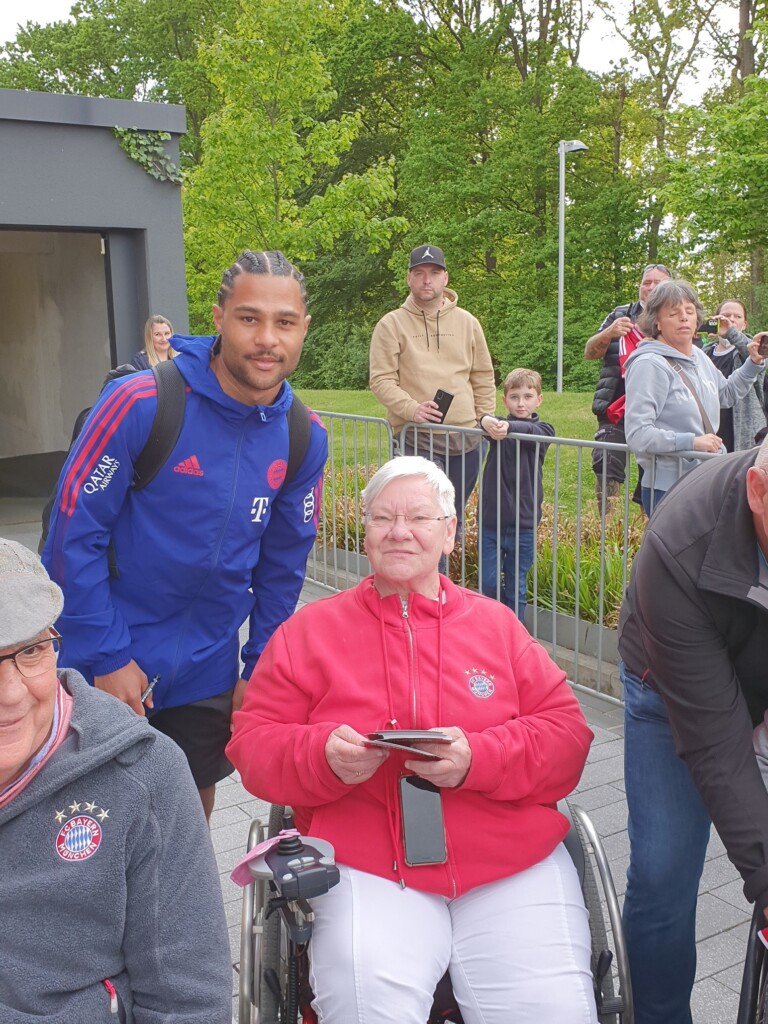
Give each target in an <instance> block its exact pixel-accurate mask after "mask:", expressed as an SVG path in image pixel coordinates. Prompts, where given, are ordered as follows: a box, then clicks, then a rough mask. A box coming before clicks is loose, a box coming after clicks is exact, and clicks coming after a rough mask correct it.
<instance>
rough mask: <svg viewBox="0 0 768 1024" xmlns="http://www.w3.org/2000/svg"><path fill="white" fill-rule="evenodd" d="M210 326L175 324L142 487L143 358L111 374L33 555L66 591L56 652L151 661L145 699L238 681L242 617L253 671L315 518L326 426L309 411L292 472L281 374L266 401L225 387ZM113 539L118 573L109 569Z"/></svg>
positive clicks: (290, 592)
mask: <svg viewBox="0 0 768 1024" xmlns="http://www.w3.org/2000/svg"><path fill="white" fill-rule="evenodd" d="M214 340H215V339H214V338H210V337H204V338H194V337H183V336H178V335H177V336H174V338H173V347H174V348H175V349H177V350H178V351H179V353H180V354H179V356H178V357H177V359H176V365H177V366H178V368H179V370H180V371H181V373H182V376H183V377H184V379H185V380H186V382H187V400H186V409H185V415H184V423H183V426H182V429H181V433H180V435H179V439H178V442H177V444H176V447H175V448H174V450H173V452H172V453H171V456H170V458H169V459H168V460H167V462H166V463H165V465H164V466H163V468H162V469H161V470H160V472H159V473H158V474H157V476H156V477H155V479H154V480H153V481H152V482H151V483H150V484H149V485H148V486H147V487H146V488H144V489H143V490H140V491H134V490H133V488H132V487H131V483H132V481H133V472H134V471H133V465H134V461H135V459H136V458H137V457H138V455H139V453H140V452H141V450H142V448H143V447H144V444H145V442H146V440H147V437H148V436H149V432H150V429H151V426H152V421H153V419H154V415H155V410H156V408H157V388H156V385H155V380H154V376H153V374H152V373H151V371H145V372H139V373H136V374H133V375H131V376H129V377H124V378H122V379H120V380H118V381H115V382H114V383H112V384H111V385H109V386H108V387H107V388H106V389H105V390H104V391H103V392H102V394H101V396H100V397H99V400H98V402H97V403H96V405H95V406H94V407H93V409H92V411H91V413H90V415H89V417H88V419H87V421H86V423H85V426H84V427H83V430H82V432H81V434H80V436H79V437H78V439H77V442H76V443H75V445H74V447H73V449H72V451H71V452H70V454H69V457H68V458H67V461H66V463H65V466H64V469H63V471H62V474H61V476H60V478H59V486H58V492H57V496H56V503H55V506H54V511H53V515H52V518H51V529H50V533H49V535H48V540H47V542H46V545H45V549H44V551H43V562H44V564H45V566H46V568H47V569H48V571H49V573H50V575H51V577H52V578H53V579H54V580H56V582H57V583H58V584H59V585H60V586H61V588H62V590H63V591H64V612H63V614H62V616H61V618H60V619H59V621H58V623H57V628H58V629H59V631H60V632H61V634H62V636H63V638H64V643H63V648H62V653H61V656H60V664H61V665H63V666H67V667H72V668H76V669H78V670H79V671H80V672H82V673H83V675H85V676H86V678H88V679H89V680H90V681H92V680H93V677H94V676H95V675H104V674H106V673H108V672H113V671H115V670H116V669H118V668H121V667H123V666H124V665H127V664H128V662H129V661H130V660H131V658H133V659H134V660H135V661H136V662H137V663H138V665H139V666H140V667H141V668H142V669H143V671H144V672H146V674H147V676H148V677H149V678H152V677H153V676H155V675H159V677H160V679H159V682H158V684H157V687H156V689H155V692H154V704H155V708H156V709H158V710H159V709H161V708H164V707H175V706H178V705H182V704H189V703H191V702H193V701H197V700H203V699H204V698H206V697H212V696H215V695H216V694H218V693H223V692H224V691H225V690H228V689H230V688H231V687H232V686H234V684H235V682H236V681H237V678H238V677H239V675H240V672H239V666H238V659H237V649H238V630H239V628H240V626H241V625H242V623H243V622H244V621H245V620H246V619H247V618H248V617H249V616H250V633H249V639H248V642H247V643H246V644H245V646H244V647H243V650H242V658H243V661H244V663H245V667H244V670H243V675H244V677H245V678H248V676H250V674H251V672H252V671H253V666H254V665H255V663H256V660H257V658H258V656H259V655H260V654H261V651H262V650H263V648H264V645H265V644H266V642H267V640H268V639H269V637H270V636H271V635H272V633H273V632H274V630H275V629H276V628H277V626H279V625H280V623H282V622H283V621H284V620H285V619H287V618H288V616H289V615H290V614H291V613H292V612H293V610H294V608H295V607H296V602H297V600H298V597H299V593H300V591H301V586H302V583H303V580H304V572H305V567H306V560H307V555H308V553H309V551H310V549H311V547H312V544H313V542H314V539H315V535H316V533H317V522H318V515H319V510H320V501H321V488H322V473H323V467H324V465H325V461H326V458H327V454H328V444H327V437H326V433H325V429H324V427H323V425H322V423H321V422H320V420H319V419H318V418H317V417H316V416H314V415H312V429H311V438H310V444H309V449H308V451H307V455H306V457H305V459H304V462H303V464H302V465H301V467H300V468H299V470H298V472H297V474H296V476H295V477H294V479H293V481H292V482H291V483H290V484H289V485H288V486H286V487H284V488H282V489H281V488H280V484H281V482H282V479H283V477H284V475H285V470H286V466H287V461H288V444H289V442H288V425H287V419H286V414H287V411H288V408H289V406H290V404H291V401H292V397H293V392H292V390H291V387H290V385H289V384H288V382H287V381H286V382H285V383H284V384H283V387H282V390H281V392H280V394H279V396H278V398H277V399H276V401H275V402H274V403H273V404H272V405H268V406H248V405H243V404H242V403H240V402H238V401H236V400H235V399H233V398H230V397H229V396H228V395H226V394H225V393H224V392H223V391H222V389H221V387H220V386H219V383H218V381H217V379H216V377H215V375H214V373H213V371H212V370H211V369H210V352H211V347H212V345H213V342H214ZM110 539H111V540H112V541H113V542H114V548H115V552H116V556H117V566H118V572H119V577H118V578H114V577H111V576H110V574H109V567H108V557H107V551H108V547H109V543H110Z"/></svg>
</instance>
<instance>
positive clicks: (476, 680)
mask: <svg viewBox="0 0 768 1024" xmlns="http://www.w3.org/2000/svg"><path fill="white" fill-rule="evenodd" d="M464 674H465V675H467V676H469V690H470V693H472V694H474V696H475V697H478V698H479V699H480V700H488V698H489V697H492V696H493V694H494V692H495V690H496V687H495V686H494V683H493V676H489V675H487V673H486V672H485V671H484V670H483V669H477V668H472V669H467V670H466V672H465V673H464Z"/></svg>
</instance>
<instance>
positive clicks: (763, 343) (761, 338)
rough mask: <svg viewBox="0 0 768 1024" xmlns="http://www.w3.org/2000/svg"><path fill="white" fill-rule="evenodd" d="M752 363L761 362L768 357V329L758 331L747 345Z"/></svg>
mask: <svg viewBox="0 0 768 1024" xmlns="http://www.w3.org/2000/svg"><path fill="white" fill-rule="evenodd" d="M747 349H748V350H749V355H750V358H751V360H752V362H753V363H762V362H763V360H764V359H768V331H758V332H757V334H756V335H755V336H754V338H753V339H752V341H750V342H749V344H748V345H747Z"/></svg>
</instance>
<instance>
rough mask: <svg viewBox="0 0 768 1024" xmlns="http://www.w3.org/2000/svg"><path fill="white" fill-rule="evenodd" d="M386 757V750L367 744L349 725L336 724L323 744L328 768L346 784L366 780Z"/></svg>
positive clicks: (354, 783) (356, 783)
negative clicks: (336, 726)
mask: <svg viewBox="0 0 768 1024" xmlns="http://www.w3.org/2000/svg"><path fill="white" fill-rule="evenodd" d="M388 757H389V754H388V753H387V751H386V750H382V749H381V748H379V747H370V746H367V745H366V742H365V736H362V735H361V734H360V733H359V732H357V731H356V730H355V729H353V728H352V726H351V725H340V726H338V728H336V729H334V730H333V732H332V733H331V735H330V736H329V737H328V739H327V740H326V744H325V759H326V761H327V762H328V766H329V768H330V769H331V771H332V772H333V774H334V775H336V776H338V777H339V778H340V779H341V781H342V782H345V783H346V784H347V785H348V786H356V785H358V783H360V782H367V781H368V779H370V778H371V776H372V775H374V774H375V773H376V770H377V769H378V768H379V767H380V766H381V765H382V764H383V763H384V762H385V761H386V760H387V758H388Z"/></svg>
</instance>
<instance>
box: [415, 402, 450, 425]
mask: <svg viewBox="0 0 768 1024" xmlns="http://www.w3.org/2000/svg"><path fill="white" fill-rule="evenodd" d="M413 422H414V423H442V422H443V414H442V413H441V412H440V410H439V409H438V407H437V402H433V401H432V399H431V398H430V399H429V401H428V402H422V403H421V405H418V406H417V407H416V412H415V413H414V414H413Z"/></svg>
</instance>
